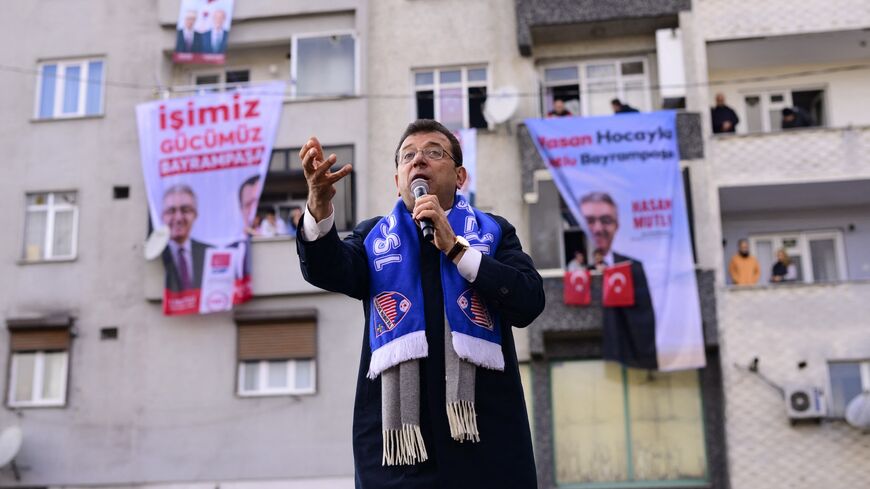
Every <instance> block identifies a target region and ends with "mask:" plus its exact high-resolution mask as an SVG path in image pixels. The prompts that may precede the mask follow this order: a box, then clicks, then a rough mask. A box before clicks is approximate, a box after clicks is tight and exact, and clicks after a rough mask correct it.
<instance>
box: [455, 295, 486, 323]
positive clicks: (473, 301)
mask: <svg viewBox="0 0 870 489" xmlns="http://www.w3.org/2000/svg"><path fill="white" fill-rule="evenodd" d="M456 303H457V304H459V308H460V309H461V310H462V312H463V313H464V314H465V316H466V317H467V318H468V319H469V320H470V321H471V322H472V323H474V324H476V325H478V326H480V327H481V328H485V329H488V330H490V331H492V330H493V322H492V318H491V317H490V315H489V311H488V310H487V309H486V306H485V305H484V304H483V301H482V300H480V296H478V295H477V293H476V292H474V289H467V290H466V291H465V292H463V293H462V294H461V295H460V296H459V299H456Z"/></svg>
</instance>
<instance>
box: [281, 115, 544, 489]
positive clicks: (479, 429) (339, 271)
mask: <svg viewBox="0 0 870 489" xmlns="http://www.w3.org/2000/svg"><path fill="white" fill-rule="evenodd" d="M299 155H300V158H301V159H302V167H303V170H304V173H305V178H306V180H307V182H308V205H307V209H306V210H305V213H304V215H303V218H302V222H301V223H300V226H299V229H300V236H299V239H297V240H296V242H297V249H298V253H299V261H300V264H301V268H302V274H303V275H304V277H305V279H306V280H307V281H308V282H310V283H311V284H313V285H315V286H317V287H321V288H323V289H326V290H330V291H333V292H338V293H342V294H346V295H348V296H350V297H354V298H356V299H359V300H361V301H362V304H363V311H364V314H365V331H364V332H363V345H362V353H361V356H360V366H359V374H358V380H357V389H356V398H355V405H354V415H353V452H354V466H355V471H356V487H357V488H364V489H369V488H378V489H381V488H436V487H450V488H457V489H461V488H480V487H511V488H520V489H524V488H534V487H537V484H536V474H535V463H534V458H533V454H532V445H531V435H530V432H529V423H528V416H527V414H526V408H525V403H524V400H523V390H522V385H521V384H520V378H519V370H518V367H517V357H516V350H515V348H514V341H513V335H512V332H511V326H514V327H525V326H527V325H528V324H529V323H531V322H532V321H533V320H534V319H535V317H537V316H538V314H540V312H541V311H542V310H543V308H544V292H543V287H542V281H541V277H540V275H538V273H537V271H536V270H535V267H534V264H533V263H532V260H531V258H529V256H528V255H526V254H525V253H524V252H523V250H522V247H521V245H520V241H519V239H518V238H517V236H516V233H515V231H514V228H513V226H512V225H511V224H510V223H508V222H507V221H506V220H505V219H504V218H501V217H498V216H494V215H491V214H486V213H483V212H481V211H479V210H477V209H475V208H473V207H471V206H470V205H469V204H468V202H467V201H466V200H465V199H464V198H463V197H462V196H460V195H457V194H456V190H457V189H458V188H460V187H461V186H462V184H463V183H464V182H465V180H466V178H467V174H466V170H465V168H463V167H462V150H461V148H460V146H459V141H457V139H456V137H455V136H453V134H452V133H451V132H450V131H449V130H447V129H446V128H445V127H444V126H443V125H441V124H440V123H438V122H435V121H432V120H418V121H415V122H413V123H412V124H410V125H409V126H408V128H407V129H406V130H405V133H404V134H403V135H402V137H401V139H400V140H399V145H398V147H397V149H396V154H395V165H396V174H395V184H396V189H397V192H398V195H399V197H400V198H399V199H398V200H397V202H396V204H395V206H394V207H393V209H392V210H391V211H390V213H389V214H388V215H386V216H383V217H375V218H372V219H369V220H366V221H363V222H362V223H360V224H359V225H358V226H357V227H356V228H355V229H354V231H353V233H351V234H350V235H349V236H348V237H347V238H345V239H344V240H341V239H339V237H338V234H337V232H336V229H335V226H334V225H333V207H332V203H331V200H332V197H333V196H334V195H335V192H336V190H335V187H334V184H335V182H337V181H338V180H340V179H341V178H343V177H344V176H346V175H347V174H348V173H350V171H351V166H350V165H345V166H344V167H343V168H341V169H339V170H337V171H335V172H333V171H332V170H331V167H332V166H333V165H334V164H335V163H336V157H335V155H330V156H329V157H324V155H323V149H322V147H321V145H320V143H319V142H318V141H317V139H315V138H311V139H310V140H309V141H308V142H307V143H306V144H305V146H303V147H302V149H301V151H300V153H299ZM421 228H429V229H431V231H426V232H425V233H424V231H423V230H422V229H421ZM429 233H431V235H430V234H429Z"/></svg>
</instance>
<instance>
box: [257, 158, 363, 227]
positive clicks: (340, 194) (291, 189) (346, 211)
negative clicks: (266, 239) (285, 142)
mask: <svg viewBox="0 0 870 489" xmlns="http://www.w3.org/2000/svg"><path fill="white" fill-rule="evenodd" d="M300 149H301V148H284V149H275V150H273V151H272V160H271V162H270V163H269V172H268V174H267V175H266V183H265V185H264V186H263V193H262V195H261V196H260V209H261V210H267V209H270V210H274V211H275V212H276V213H277V215H278V216H279V217H280V218H281V219H283V220H284V222H287V223H289V222H290V221H291V213H292V211H293V209H294V208H299V209H305V202H306V201H307V200H308V184H307V183H306V182H305V176H304V175H303V173H302V162H301V161H299V150H300ZM353 149H354V148H353V146H349V145H345V146H325V147H324V148H323V153H324V154H325V155H330V154H332V153H335V154H336V157H337V158H338V159H337V160H336V168H335V169H336V170H337V169H339V168H341V167H342V166H344V165H345V164H346V163H353V162H354V159H353V157H354V150H353ZM335 189H336V193H335V197H333V198H332V205H333V207H334V208H335V227H336V229H338V230H339V231H349V230H351V229H353V226H354V224H355V222H356V221H355V214H354V173H353V172H351V174H350V175H348V176H346V177H344V178H342V179H341V180H339V181H338V182H337V183H336V184H335Z"/></svg>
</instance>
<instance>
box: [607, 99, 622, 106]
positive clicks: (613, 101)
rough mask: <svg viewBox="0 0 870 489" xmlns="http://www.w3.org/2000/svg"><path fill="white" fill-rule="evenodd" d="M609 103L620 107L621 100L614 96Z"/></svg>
mask: <svg viewBox="0 0 870 489" xmlns="http://www.w3.org/2000/svg"><path fill="white" fill-rule="evenodd" d="M610 105H619V106H620V107H621V106H622V102H620V100H619V99H618V98H615V99H613V100H611V101H610Z"/></svg>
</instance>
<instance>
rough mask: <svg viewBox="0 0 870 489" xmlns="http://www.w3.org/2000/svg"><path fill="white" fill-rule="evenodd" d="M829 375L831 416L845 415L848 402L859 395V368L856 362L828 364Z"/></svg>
mask: <svg viewBox="0 0 870 489" xmlns="http://www.w3.org/2000/svg"><path fill="white" fill-rule="evenodd" d="M828 371H829V372H830V374H831V416H835V417H843V416H845V415H846V406H848V405H849V401H851V400H852V399H854V398H855V396H857V395H858V394H860V393H861V366H860V364H859V363H857V362H836V363H830V364H828Z"/></svg>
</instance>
